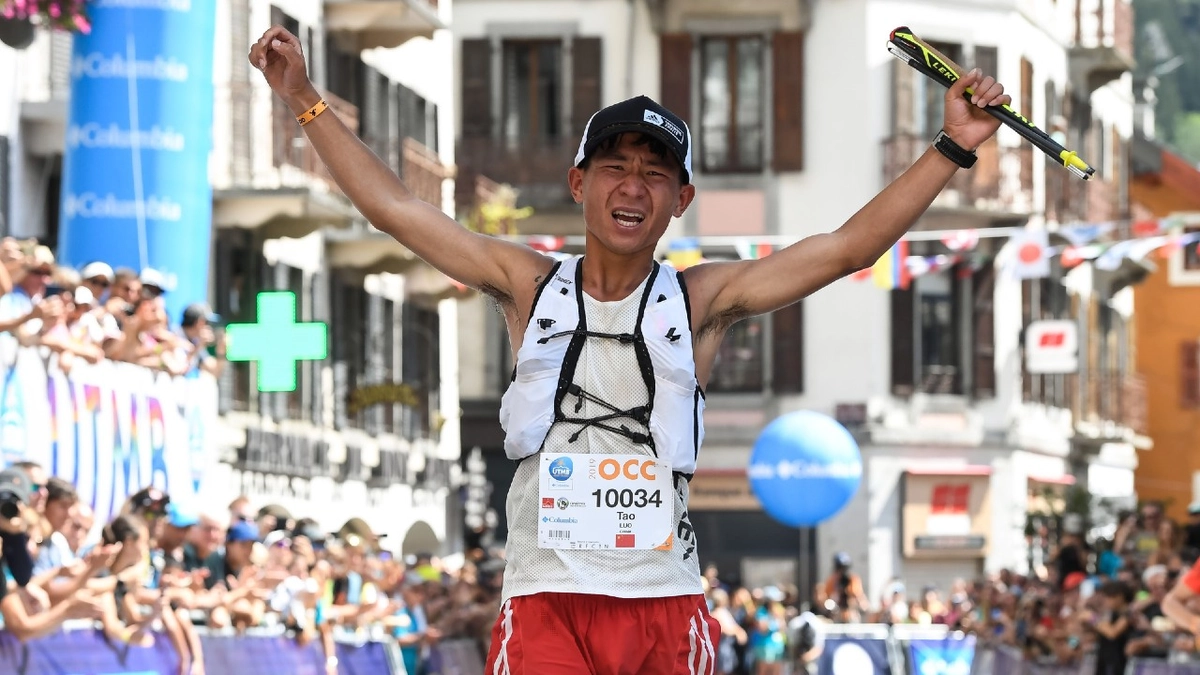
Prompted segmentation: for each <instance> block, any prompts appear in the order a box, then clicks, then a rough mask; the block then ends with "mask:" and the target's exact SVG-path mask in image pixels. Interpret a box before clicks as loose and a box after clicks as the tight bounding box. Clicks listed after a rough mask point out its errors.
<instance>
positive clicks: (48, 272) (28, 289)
mask: <svg viewBox="0 0 1200 675" xmlns="http://www.w3.org/2000/svg"><path fill="white" fill-rule="evenodd" d="M53 274H54V254H53V253H51V252H50V249H48V248H46V247H45V246H36V247H34V249H33V251H32V252H31V253H30V255H29V256H28V257H27V258H26V260H25V261H24V262H23V264H22V267H21V271H20V276H19V278H18V279H16V280H15V281H16V285H15V286H14V287H13V289H12V292H11V293H6V294H5V295H4V297H2V298H0V332H5V333H12V334H14V335H16V337H17V339H18V341H19V342H20V343H21V344H24V345H31V344H35V343H36V342H37V339H38V335H39V334H40V333H41V331H42V328H43V319H50V320H53V319H55V318H57V317H58V315H59V314H61V313H62V310H63V307H62V300H61V299H60V298H57V297H51V298H47V297H46V289H47V286H48V282H49V279H50V277H51V276H52V275H53Z"/></svg>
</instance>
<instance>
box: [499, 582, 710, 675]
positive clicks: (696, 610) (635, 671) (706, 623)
mask: <svg viewBox="0 0 1200 675" xmlns="http://www.w3.org/2000/svg"><path fill="white" fill-rule="evenodd" d="M720 636H721V627H720V624H718V623H717V620H716V619H714V618H712V616H710V615H709V613H708V605H707V604H706V603H705V601H704V596H703V595H682V596H676V597H670V598H630V599H626V598H614V597H611V596H607V595H583V594H576V593H538V594H536V595H525V596H520V597H516V598H512V599H510V600H508V601H507V602H505V603H504V605H503V606H501V608H500V616H499V617H498V618H497V619H496V625H495V626H494V627H493V628H492V645H491V649H489V650H488V658H487V668H486V669H485V670H484V673H485V675H558V674H559V673H561V674H562V675H714V674H715V673H716V671H717V664H716V658H717V649H716V645H717V641H718V640H719V639H720Z"/></svg>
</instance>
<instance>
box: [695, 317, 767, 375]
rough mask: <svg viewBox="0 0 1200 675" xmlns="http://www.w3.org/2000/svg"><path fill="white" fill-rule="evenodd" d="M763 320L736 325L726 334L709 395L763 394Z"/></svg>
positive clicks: (764, 326) (718, 353)
mask: <svg viewBox="0 0 1200 675" xmlns="http://www.w3.org/2000/svg"><path fill="white" fill-rule="evenodd" d="M765 328H766V320H765V317H762V316H756V317H752V318H749V319H746V320H744V321H739V322H738V323H735V324H734V325H733V326H732V327H730V329H729V331H728V332H727V333H725V339H724V340H722V341H721V346H720V348H719V349H718V350H717V358H716V360H715V361H714V362H713V369H712V376H711V377H709V380H708V391H709V392H714V391H715V392H761V391H762V390H763V371H764V368H763V365H764V364H763V352H764V349H763V346H764V339H763V338H764V334H765Z"/></svg>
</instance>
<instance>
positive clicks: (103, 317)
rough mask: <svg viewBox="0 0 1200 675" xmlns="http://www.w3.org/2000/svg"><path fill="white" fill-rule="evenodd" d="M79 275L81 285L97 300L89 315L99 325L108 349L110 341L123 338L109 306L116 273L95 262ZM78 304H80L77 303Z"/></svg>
mask: <svg viewBox="0 0 1200 675" xmlns="http://www.w3.org/2000/svg"><path fill="white" fill-rule="evenodd" d="M79 275H80V277H81V278H82V280H81V281H80V282H79V285H80V286H82V287H84V288H86V289H88V291H89V292H90V293H91V294H92V298H94V300H95V304H94V306H93V308H92V309H91V310H90V312H89V313H90V314H91V315H92V316H93V317H95V320H96V323H97V324H99V326H100V332H101V335H103V338H104V339H103V340H102V345H103V346H106V347H107V344H108V341H109V340H115V339H119V338H120V337H121V324H120V323H119V322H118V321H117V317H115V316H113V313H112V312H111V311H110V310H109V308H108V304H107V303H108V301H109V300H111V298H112V295H113V294H112V293H110V289H112V288H113V280H114V278H115V273H114V272H113V268H112V267H110V266H109V265H108V263H103V262H93V263H88V264H87V265H84V266H83V271H82V272H80V273H79ZM76 304H79V303H78V302H76Z"/></svg>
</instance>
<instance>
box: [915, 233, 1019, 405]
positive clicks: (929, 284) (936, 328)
mask: <svg viewBox="0 0 1200 675" xmlns="http://www.w3.org/2000/svg"><path fill="white" fill-rule="evenodd" d="M910 252H911V254H912V255H932V254H933V253H934V252H935V249H934V247H933V246H932V245H931V244H929V243H927V242H912V245H911V248H910ZM990 270H991V267H990V266H985V268H984V269H981V270H978V271H974V272H973V271H972V270H970V269H969V267H967V266H966V265H963V264H960V265H956V266H954V267H952V268H948V269H943V270H938V271H934V272H930V273H928V274H924V275H922V276H920V277H918V278H916V279H913V281H912V284H911V285H910V286H909V288H908V289H896V290H893V291H892V292H891V305H892V307H891V319H892V321H891V323H892V326H891V333H892V350H891V352H892V356H891V359H892V364H891V370H892V392H893V393H894V394H895V395H897V396H909V395H911V394H912V393H914V392H923V393H931V394H966V393H970V394H972V395H973V396H974V397H976V398H990V397H992V396H994V395H995V354H994V352H995V349H994V338H995V335H994V330H995V322H994V310H993V305H992V295H993V285H992V283H993V281H992V276H991V271H990Z"/></svg>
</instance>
